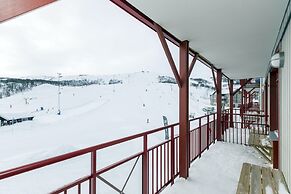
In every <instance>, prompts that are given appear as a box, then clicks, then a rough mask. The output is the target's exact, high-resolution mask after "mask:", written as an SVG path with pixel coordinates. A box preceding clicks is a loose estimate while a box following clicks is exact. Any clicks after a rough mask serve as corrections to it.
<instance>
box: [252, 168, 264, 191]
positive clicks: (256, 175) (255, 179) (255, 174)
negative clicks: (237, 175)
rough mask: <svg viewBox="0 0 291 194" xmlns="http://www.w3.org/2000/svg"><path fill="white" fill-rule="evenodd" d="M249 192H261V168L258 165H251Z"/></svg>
mask: <svg viewBox="0 0 291 194" xmlns="http://www.w3.org/2000/svg"><path fill="white" fill-rule="evenodd" d="M251 169H252V170H251V184H250V194H262V178H261V177H262V170H261V167H260V166H257V165H252V168H251Z"/></svg>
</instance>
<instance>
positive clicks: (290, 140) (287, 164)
mask: <svg viewBox="0 0 291 194" xmlns="http://www.w3.org/2000/svg"><path fill="white" fill-rule="evenodd" d="M282 50H283V51H284V52H285V64H284V67H283V68H281V69H279V129H280V148H279V149H280V169H281V170H282V171H283V173H284V175H285V178H286V181H287V183H288V186H289V188H291V133H290V131H291V114H290V111H291V29H290V24H289V26H288V29H287V31H286V33H285V36H284V38H283V41H282Z"/></svg>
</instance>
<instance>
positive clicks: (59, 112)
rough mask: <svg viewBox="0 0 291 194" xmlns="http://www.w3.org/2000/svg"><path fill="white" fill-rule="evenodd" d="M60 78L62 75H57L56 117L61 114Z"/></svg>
mask: <svg viewBox="0 0 291 194" xmlns="http://www.w3.org/2000/svg"><path fill="white" fill-rule="evenodd" d="M61 77H62V74H61V73H58V113H57V114H58V115H60V114H61Z"/></svg>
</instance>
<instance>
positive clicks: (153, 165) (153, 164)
mask: <svg viewBox="0 0 291 194" xmlns="http://www.w3.org/2000/svg"><path fill="white" fill-rule="evenodd" d="M151 152H152V194H154V167H155V163H154V150H151Z"/></svg>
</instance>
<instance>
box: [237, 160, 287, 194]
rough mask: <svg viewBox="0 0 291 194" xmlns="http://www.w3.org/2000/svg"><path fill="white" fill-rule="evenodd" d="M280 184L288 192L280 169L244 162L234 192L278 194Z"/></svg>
mask: <svg viewBox="0 0 291 194" xmlns="http://www.w3.org/2000/svg"><path fill="white" fill-rule="evenodd" d="M280 185H284V186H283V187H285V189H286V191H287V192H288V193H290V192H289V190H288V186H287V184H286V181H285V178H284V175H283V173H282V172H281V171H280V170H277V169H271V168H266V167H261V166H257V165H252V164H248V163H244V164H243V167H242V169H241V174H240V179H239V183H238V187H237V191H236V194H280V193H279V187H280ZM281 187H282V186H281ZM281 190H282V188H281ZM284 193H286V192H284Z"/></svg>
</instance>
